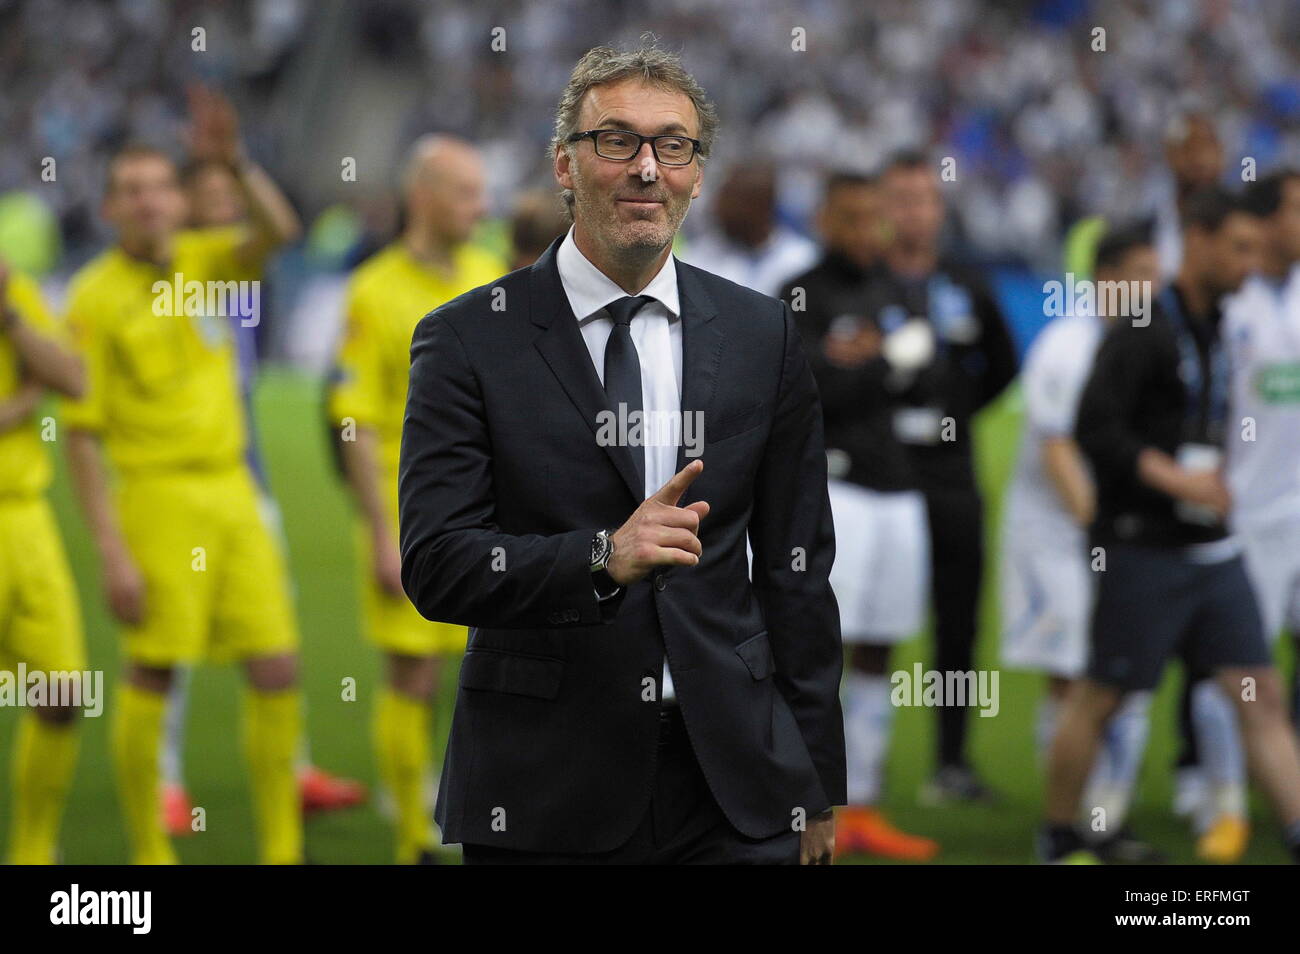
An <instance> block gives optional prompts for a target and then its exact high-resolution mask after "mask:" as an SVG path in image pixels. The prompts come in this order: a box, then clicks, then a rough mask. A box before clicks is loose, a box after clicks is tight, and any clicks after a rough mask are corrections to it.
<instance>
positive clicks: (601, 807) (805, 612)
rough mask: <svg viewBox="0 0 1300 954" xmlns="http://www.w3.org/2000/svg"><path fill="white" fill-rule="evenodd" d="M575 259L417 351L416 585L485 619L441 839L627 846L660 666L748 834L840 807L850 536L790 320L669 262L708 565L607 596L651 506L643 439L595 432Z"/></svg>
mask: <svg viewBox="0 0 1300 954" xmlns="http://www.w3.org/2000/svg"><path fill="white" fill-rule="evenodd" d="M558 245H559V242H558V241H557V242H556V243H555V244H553V245H552V246H551V248H550V249H549V250H548V251H547V252H546V253H545V254H544V255H543V256H542V257H541V258H540V259H539V260H538V261H537V263H536V264H535V265H533V266H531V267H529V268H524V269H520V270H518V271H515V272H512V273H510V274H509V275H506V276H504V277H502V278H501V279H499V280H498V281H497V282H496V283H494V284H493V285H490V286H484V287H482V288H478V289H475V290H474V291H471V292H467V293H466V294H464V295H462V296H460V297H459V298H457V299H455V300H454V301H451V302H449V303H447V304H446V305H444V306H442V307H441V308H438V309H437V310H436V311H433V312H431V313H430V314H428V315H427V316H425V318H424V319H423V320H422V321H421V322H420V324H419V325H418V327H417V328H416V331H415V335H414V338H413V341H412V344H411V375H410V389H409V392H408V395H407V405H406V420H405V425H404V427H403V431H402V455H401V469H400V476H399V489H400V514H401V550H402V582H403V584H404V586H405V589H406V593H407V595H408V596H409V597H410V599H411V601H412V602H413V603H414V604H415V606H416V608H417V609H418V610H419V611H420V612H421V613H422V614H423V615H424V616H425V617H426V618H428V619H431V620H444V621H448V622H453V623H459V624H463V625H467V626H469V627H471V630H470V637H469V647H468V650H467V652H466V654H465V659H464V663H463V665H462V667H461V673H460V691H459V693H458V695H457V699H456V712H455V717H454V720H453V723H452V728H451V738H450V741H449V743H448V749H447V754H446V759H445V762H444V765H443V774H442V785H441V789H440V791H439V794H438V804H437V809H436V814H437V819H438V823H439V824H440V825H441V826H442V831H443V837H444V838H445V840H446V841H447V842H448V843H457V842H469V843H471V844H484V845H494V846H499V847H503V848H514V849H521V850H531V851H546V852H599V851H605V850H610V849H613V848H616V847H618V846H619V845H621V844H622V843H623V842H624V841H626V840H627V839H628V838H629V837H630V836H631V834H632V833H633V831H634V830H635V828H636V826H637V824H638V823H639V822H640V820H641V818H642V816H643V815H644V813H645V811H646V808H647V805H648V800H649V798H650V792H651V783H652V780H653V778H654V773H655V758H656V748H657V745H656V743H657V738H658V732H659V718H658V710H659V707H660V703H659V701H658V698H659V692H660V688H661V687H660V686H659V682H660V679H661V673H662V665H663V657H664V653H665V651H666V652H667V655H668V659H669V664H670V667H671V669H672V674H673V682H674V684H675V686H676V694H677V699H678V702H679V704H680V706H681V711H682V716H683V718H684V720H685V723H686V728H687V732H688V734H689V736H690V739H691V743H692V745H693V747H694V750H695V753H696V756H697V758H698V760H699V763H700V766H701V767H702V769H703V772H704V775H705V777H706V778H707V780H708V783H709V787H710V789H711V790H712V792H713V795H714V797H715V798H716V799H717V801H718V804H719V805H720V806H721V808H722V810H723V812H724V813H725V814H726V816H727V818H728V819H729V820H730V822H731V823H732V824H733V825H734V826H735V827H736V828H737V829H738V830H739V831H741V832H742V833H744V834H745V835H747V836H750V837H756V838H757V837H767V836H771V835H774V834H776V833H778V832H782V831H789V830H790V826H791V824H792V821H793V820H794V819H795V818H796V817H799V815H800V813H801V812H802V813H804V814H806V815H807V816H809V817H810V816H812V815H814V814H816V813H818V812H820V811H822V810H824V809H826V808H827V807H829V806H831V805H832V804H842V803H843V802H844V799H845V781H844V776H845V768H844V732H843V722H842V717H841V713H840V705H839V697H838V687H839V681H840V670H841V646H840V629H839V614H838V609H837V607H836V603H835V598H834V596H833V595H832V593H831V588H830V585H829V583H828V576H829V573H830V568H831V563H832V561H833V560H834V556H835V534H834V528H833V526H832V523H831V511H830V506H829V502H828V500H827V492H826V457H825V451H824V449H823V446H822V414H821V407H820V405H819V402H818V397H817V390H816V386H815V384H814V382H813V378H812V375H811V373H810V372H809V368H808V364H807V363H806V361H805V360H804V355H803V352H802V350H801V348H800V344H799V338H798V334H797V332H796V330H795V326H794V322H793V320H792V318H791V315H790V312H789V310H788V309H787V308H786V307H785V305H784V304H782V303H781V302H779V301H777V300H775V299H772V298H768V297H766V296H764V295H760V294H758V293H756V292H753V291H750V290H748V289H746V288H742V287H741V286H739V285H736V284H733V283H732V282H729V281H726V280H724V279H722V278H719V277H717V276H715V275H711V274H709V273H708V272H704V271H701V270H700V269H698V268H693V267H691V266H690V265H686V264H684V263H682V262H677V263H676V265H677V275H678V286H679V290H680V294H681V302H682V313H683V314H682V320H683V322H684V325H683V328H682V333H683V334H682V339H683V360H682V380H683V391H684V394H683V398H682V407H683V409H685V410H688V411H694V410H700V411H703V413H704V451H703V455H702V456H703V458H704V472H703V474H701V475H700V476H699V477H698V478H697V479H696V481H695V483H694V484H693V485H692V486H691V488H690V489H689V490H688V491H687V493H686V496H685V497H684V498H683V500H682V501H681V506H685V505H686V504H687V503H690V502H691V501H694V500H707V501H708V502H709V505H710V507H711V510H710V513H709V515H708V517H706V518H705V519H704V521H703V523H702V524H701V527H700V541H701V543H702V545H703V549H704V556H703V558H702V560H701V561H700V563H699V564H698V565H696V566H693V567H676V568H671V569H667V568H665V569H660V570H658V571H656V572H654V573H652V574H651V575H650V576H648V577H646V578H645V579H644V580H641V581H640V582H638V583H635V584H633V585H631V586H630V587H626V588H624V590H623V592H622V594H621V595H620V596H619V597H617V598H615V599H613V600H611V601H609V602H607V603H603V604H598V603H597V600H596V595H595V591H594V589H593V587H592V579H591V574H590V571H589V569H588V563H589V561H590V548H591V541H592V536H593V535H594V533H595V531H596V530H597V529H600V528H609V529H613V528H617V527H619V526H620V525H622V523H623V522H624V521H625V520H626V519H627V518H628V516H629V515H630V514H631V513H632V511H633V510H635V509H636V507H637V506H638V505H639V504H640V503H641V501H642V498H643V497H644V492H643V488H642V487H640V486H638V485H637V474H636V469H635V465H634V462H633V458H632V456H631V455H632V453H633V451H634V450H635V452H637V453H641V452H643V449H642V448H640V447H637V448H629V447H626V446H602V445H601V444H599V443H597V440H596V430H597V427H598V417H597V415H598V413H599V412H600V411H601V410H602V409H603V408H605V407H606V397H605V393H604V390H603V389H602V387H601V385H600V380H599V378H598V376H597V374H596V369H595V367H594V366H593V365H592V361H591V357H590V355H589V354H588V351H587V348H586V345H585V344H584V342H583V339H582V335H581V332H580V331H579V327H578V322H577V320H576V319H575V318H574V315H573V311H572V309H571V308H570V307H569V303H568V299H567V297H566V296H565V294H564V290H563V287H562V286H561V283H560V276H559V272H558V270H557V268H556V264H555V252H556V249H557V247H558ZM687 463H688V460H687V458H686V456H685V449H683V450H681V451H679V453H678V465H677V466H678V469H680V468H681V467H684V466H685V465H686V464H687ZM747 531H748V534H749V539H750V541H751V545H752V548H753V552H754V563H753V581H752V583H751V580H750V572H749V569H748V567H747V565H746V557H745V540H746V532H747Z"/></svg>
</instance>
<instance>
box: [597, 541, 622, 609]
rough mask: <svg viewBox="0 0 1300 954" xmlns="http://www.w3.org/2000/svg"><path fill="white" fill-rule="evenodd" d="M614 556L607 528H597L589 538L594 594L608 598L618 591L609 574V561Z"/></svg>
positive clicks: (617, 586) (612, 542) (612, 543)
mask: <svg viewBox="0 0 1300 954" xmlns="http://www.w3.org/2000/svg"><path fill="white" fill-rule="evenodd" d="M613 557H614V538H613V537H612V536H611V535H610V532H609V531H608V530H597V531H596V535H595V536H594V537H592V538H591V563H590V569H591V581H592V584H593V585H594V586H595V587H596V595H597V596H598V597H599V598H601V599H608V598H609V597H611V596H613V595H614V594H615V593H617V592H618V591H619V585H618V584H617V583H616V582H614V578H613V577H612V576H610V575H609V570H608V569H607V568H608V566H609V561H610V560H611V559H613Z"/></svg>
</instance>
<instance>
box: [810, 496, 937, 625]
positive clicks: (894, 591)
mask: <svg viewBox="0 0 1300 954" xmlns="http://www.w3.org/2000/svg"><path fill="white" fill-rule="evenodd" d="M830 499H831V513H832V514H833V515H834V517H835V565H834V566H833V567H832V568H831V587H832V588H833V589H834V590H835V599H836V602H838V603H839V605H840V633H841V636H842V637H843V639H844V642H846V643H885V644H893V643H899V642H902V641H903V640H905V639H908V638H909V637H911V636H913V635H915V634H916V632H917V630H919V629H920V628H921V626H922V625H923V624H924V622H925V610H926V605H927V603H928V601H929V595H930V536H929V531H928V529H927V526H926V516H925V498H924V497H922V496H921V493H920V491H915V490H905V491H895V492H889V493H881V492H878V491H874V490H867V489H866V488H863V487H858V486H857V485H855V484H849V483H845V482H843V481H839V480H832V481H830Z"/></svg>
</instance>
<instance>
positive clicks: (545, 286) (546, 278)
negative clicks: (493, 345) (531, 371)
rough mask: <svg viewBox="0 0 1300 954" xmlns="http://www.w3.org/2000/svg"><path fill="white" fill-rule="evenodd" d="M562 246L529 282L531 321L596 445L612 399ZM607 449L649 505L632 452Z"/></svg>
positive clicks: (548, 256) (626, 480) (551, 252)
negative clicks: (582, 325)
mask: <svg viewBox="0 0 1300 954" xmlns="http://www.w3.org/2000/svg"><path fill="white" fill-rule="evenodd" d="M562 241H563V236H561V237H560V238H558V239H556V240H555V241H554V242H552V243H551V247H550V248H548V249H547V250H546V251H545V252H544V253H543V254H542V257H541V258H539V259H538V260H537V262H536V263H535V264H534V265H533V267H532V271H531V274H530V275H529V281H528V287H529V298H530V301H529V317H530V318H531V319H532V322H533V324H535V325H537V326H538V327H540V328H542V329H543V331H542V333H541V334H540V335H538V337H537V339H536V341H534V344H535V345H536V347H537V350H538V351H540V352H541V354H542V357H543V358H544V359H545V360H546V363H547V364H548V365H549V366H550V368H551V373H553V374H554V375H555V377H556V380H558V381H559V382H560V387H562V388H564V393H565V394H567V395H568V396H569V400H570V401H572V402H573V406H574V407H576V408H577V409H578V413H579V414H581V415H582V419H583V420H584V421H586V423H587V427H588V428H589V429H590V430H591V435H592V439H593V440H595V439H596V437H597V432H598V430H599V422H598V417H597V415H599V414H600V412H601V411H605V410H608V409H609V408H608V397H607V395H606V394H605V389H604V388H603V387H601V384H600V378H599V377H598V376H597V374H596V367H595V365H593V364H592V363H591V353H590V352H589V351H587V343H586V341H584V340H583V337H582V332H581V331H579V330H578V319H577V318H576V317H575V316H574V314H573V309H572V308H571V307H569V297H568V296H567V295H566V294H565V293H564V286H563V285H562V284H561V283H560V272H559V269H558V268H557V267H556V264H555V253H556V250H557V249H558V248H559V247H560V242H562ZM603 449H604V451H605V453H606V454H608V455H609V458H610V460H611V461H612V462H613V464H614V467H615V468H616V469H617V470H618V472H619V474H620V475H621V476H622V478H623V483H624V484H626V485H627V489H628V490H629V491H630V492H631V493H632V496H633V498H634V499H635V500H636V502H637V503H638V504H639V503H640V502H641V501H642V500H644V499H645V488H644V487H643V486H641V484H640V477H639V476H638V473H637V468H636V461H635V460H634V459H633V457H632V448H630V447H627V446H626V445H624V444H618V443H615V444H605V445H604V446H603ZM637 450H638V451H640V450H641V448H637Z"/></svg>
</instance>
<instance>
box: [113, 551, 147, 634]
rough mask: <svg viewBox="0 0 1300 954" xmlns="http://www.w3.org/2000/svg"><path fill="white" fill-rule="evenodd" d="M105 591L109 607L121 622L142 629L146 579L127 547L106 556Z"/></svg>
mask: <svg viewBox="0 0 1300 954" xmlns="http://www.w3.org/2000/svg"><path fill="white" fill-rule="evenodd" d="M103 563H104V591H105V593H106V594H107V595H108V608H109V609H110V610H111V611H112V613H113V616H115V617H116V618H117V619H118V621H119V622H122V623H125V624H126V625H128V626H138V625H140V623H142V622H144V611H145V603H144V577H142V576H141V575H140V571H139V569H138V568H137V567H136V565H135V560H133V559H132V558H131V554H130V553H128V552H127V549H126V547H125V546H113V547H111V548H110V549H109V550H108V551H107V552H105V554H104V558H103Z"/></svg>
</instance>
